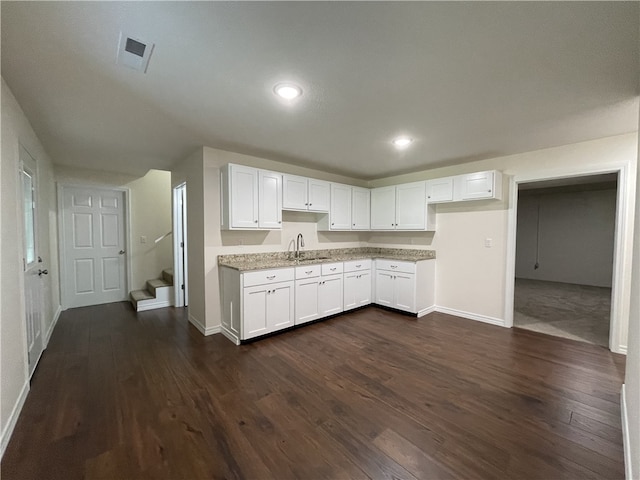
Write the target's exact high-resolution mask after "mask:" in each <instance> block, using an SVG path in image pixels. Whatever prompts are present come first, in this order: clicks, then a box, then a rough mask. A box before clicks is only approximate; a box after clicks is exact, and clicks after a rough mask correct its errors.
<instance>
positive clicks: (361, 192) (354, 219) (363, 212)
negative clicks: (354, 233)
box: [351, 187, 371, 230]
mask: <svg viewBox="0 0 640 480" xmlns="http://www.w3.org/2000/svg"><path fill="white" fill-rule="evenodd" d="M370 228H371V191H370V190H369V189H368V188H358V187H353V188H352V189H351V229H352V230H369V229H370Z"/></svg>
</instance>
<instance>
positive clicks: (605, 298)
mask: <svg viewBox="0 0 640 480" xmlns="http://www.w3.org/2000/svg"><path fill="white" fill-rule="evenodd" d="M610 316H611V288H602V287H589V286H586V285H573V284H570V283H557V282H545V281H540V280H527V279H523V278H516V288H515V299H514V318H513V325H514V326H515V327H520V328H525V329H527V330H534V331H536V332H541V333H547V334H549V335H555V336H558V337H564V338H570V339H572V340H579V341H582V342H588V343H593V344H596V345H602V346H604V347H608V346H609V321H610Z"/></svg>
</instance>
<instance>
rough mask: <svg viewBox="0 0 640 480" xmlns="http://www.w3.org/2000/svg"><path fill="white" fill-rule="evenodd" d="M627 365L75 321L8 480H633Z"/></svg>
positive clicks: (513, 345) (308, 335)
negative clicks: (622, 402)
mask: <svg viewBox="0 0 640 480" xmlns="http://www.w3.org/2000/svg"><path fill="white" fill-rule="evenodd" d="M623 377H624V357H622V356H619V355H615V354H612V353H610V352H609V351H607V350H606V349H605V348H602V347H598V346H595V345H589V344H585V343H579V342H576V341H572V340H566V339H561V338H555V337H550V336H546V335H543V334H539V333H535V332H528V331H525V330H519V329H510V330H509V329H503V328H500V327H495V326H491V325H486V324H482V323H478V322H474V321H471V320H465V319H460V318H456V317H452V316H448V315H443V314H431V315H428V316H426V317H423V318H421V319H415V318H411V317H407V316H403V315H398V314H395V313H392V312H389V311H385V310H381V309H377V308H375V307H370V308H366V309H363V310H359V311H357V312H353V313H350V314H347V315H343V316H340V317H336V318H333V319H330V320H327V321H324V322H320V323H316V324H314V325H308V326H306V327H303V328H300V329H296V330H293V331H289V332H286V333H283V334H280V335H276V336H273V337H271V338H267V339H263V340H260V341H257V342H254V343H251V344H248V345H243V346H240V347H237V346H235V345H233V344H232V343H231V342H230V341H228V340H227V339H225V338H224V337H222V336H221V335H213V336H210V337H206V338H205V337H203V336H202V335H201V334H200V333H199V332H198V331H197V330H196V329H195V328H193V327H192V326H190V325H189V324H188V323H187V321H186V315H185V312H184V311H183V310H181V309H173V308H167V309H162V310H156V311H151V312H145V313H141V314H138V315H136V314H135V313H134V312H133V310H132V308H131V307H130V305H129V304H128V303H117V304H111V305H106V306H100V307H89V308H80V309H74V310H69V311H66V312H64V313H63V314H62V316H61V318H60V320H59V323H58V325H57V327H56V329H55V331H54V333H53V337H52V339H51V342H50V344H49V348H48V349H47V350H46V352H45V353H44V356H43V357H42V360H41V362H40V365H39V367H38V370H37V372H36V374H35V376H34V378H33V382H32V388H31V392H30V393H29V397H28V399H27V402H26V405H25V407H24V410H23V411H22V414H21V416H20V419H19V421H18V424H17V426H16V429H15V432H14V434H13V438H12V439H11V442H10V444H9V446H8V448H7V451H6V453H5V455H4V458H3V460H2V464H1V475H2V478H3V480H5V479H6V480H9V479H58V478H59V479H65V480H70V479H76V478H87V479H93V478H101V479H147V478H148V479H151V478H153V479H164V478H168V479H209V478H229V479H231V478H252V479H266V478H277V479H290V478H300V479H321V478H328V479H339V478H344V479H359V478H373V479H382V478H402V479H436V478H456V479H461V478H462V479H479V478H498V479H507V478H508V479H512V478H523V479H524V478H537V479H560V478H575V479H588V478H607V479H616V478H620V479H621V478H624V461H623V448H622V437H621V427H620V423H621V422H620V406H619V392H620V387H621V384H622V380H623Z"/></svg>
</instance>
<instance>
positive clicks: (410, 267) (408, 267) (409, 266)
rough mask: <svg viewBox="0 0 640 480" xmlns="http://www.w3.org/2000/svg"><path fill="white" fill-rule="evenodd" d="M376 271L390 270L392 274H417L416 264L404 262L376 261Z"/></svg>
mask: <svg viewBox="0 0 640 480" xmlns="http://www.w3.org/2000/svg"><path fill="white" fill-rule="evenodd" d="M376 270H389V271H391V272H403V273H416V264H415V262H402V261H394V260H386V259H382V258H381V259H378V260H376Z"/></svg>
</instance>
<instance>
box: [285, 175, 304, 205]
mask: <svg viewBox="0 0 640 480" xmlns="http://www.w3.org/2000/svg"><path fill="white" fill-rule="evenodd" d="M307 183H308V179H307V178H306V177H299V176H297V175H283V176H282V208H284V209H285V210H302V211H306V210H308V209H309V200H307V189H308V187H307Z"/></svg>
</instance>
